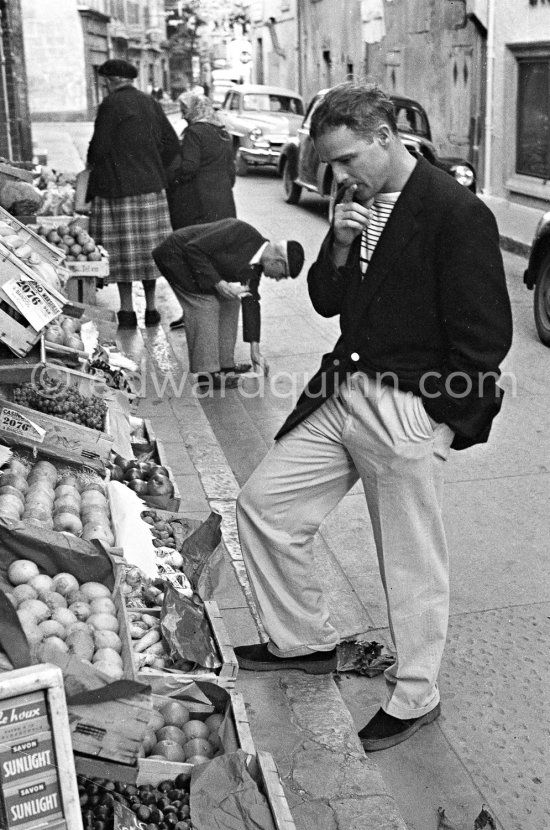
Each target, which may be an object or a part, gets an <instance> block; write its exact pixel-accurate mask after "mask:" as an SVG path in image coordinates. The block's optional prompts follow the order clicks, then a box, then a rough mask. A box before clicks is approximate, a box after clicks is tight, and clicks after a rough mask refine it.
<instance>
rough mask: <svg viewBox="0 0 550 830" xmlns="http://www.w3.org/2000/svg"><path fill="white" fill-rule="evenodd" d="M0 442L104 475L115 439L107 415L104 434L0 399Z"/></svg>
mask: <svg viewBox="0 0 550 830" xmlns="http://www.w3.org/2000/svg"><path fill="white" fill-rule="evenodd" d="M67 371H69V370H67ZM86 377H87V376H86ZM0 442H1V443H3V444H7V445H8V446H12V445H14V444H18V445H21V446H24V447H30V448H31V449H37V450H40V453H41V455H43V456H46V457H50V458H53V459H55V460H57V461H69V462H72V463H77V464H83V465H85V466H86V467H91V468H92V469H95V470H99V471H101V472H102V471H103V470H104V462H105V461H106V460H107V459H108V457H109V454H110V452H111V448H112V445H113V438H112V436H111V435H110V434H109V413H108V412H107V417H106V420H105V432H100V431H99V430H95V429H89V427H85V426H82V425H81V424H75V423H72V422H71V421H64V420H63V419H62V418H58V417H56V416H55V415H49V414H47V413H45V412H39V411H38V410H36V409H31V408H30V407H28V406H21V405H20V404H16V403H12V402H11V401H8V400H5V399H3V398H0Z"/></svg>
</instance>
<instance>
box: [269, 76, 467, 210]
mask: <svg viewBox="0 0 550 830" xmlns="http://www.w3.org/2000/svg"><path fill="white" fill-rule="evenodd" d="M327 92H328V90H326V89H323V90H321V91H320V92H318V93H317V95H315V97H314V98H313V100H312V101H311V103H310V105H309V107H308V108H307V112H306V115H305V118H304V120H303V123H302V125H301V126H300V128H299V130H298V133H297V135H296V137H295V138H290V139H289V141H287V143H286V144H285V145H284V147H283V148H282V149H281V155H280V159H279V173H280V174H281V176H282V178H283V188H284V194H285V200H286V201H287V202H288V203H289V204H291V205H295V204H297V203H298V201H299V199H300V195H301V193H302V189H304V188H305V189H306V190H309V191H312V192H313V193H319V194H320V195H321V196H332V200H331V202H332V201H333V198H334V189H333V182H332V170H331V168H330V165H328V164H325V163H324V162H322V161H321V160H320V159H319V156H318V154H317V151H316V150H315V147H314V145H313V141H312V139H311V137H310V135H309V125H310V123H311V116H312V114H313V112H314V110H315V108H316V107H317V106H318V105H319V103H320V102H321V100H322V99H323V97H324V96H325V95H326V93H327ZM390 97H391V99H392V101H393V104H394V108H395V116H396V120H397V128H398V130H399V135H400V136H401V139H402V141H403V143H404V144H405V146H406V147H407V150H408V151H409V152H410V153H412V155H414V156H423V157H424V158H425V159H427V160H428V161H429V162H431V163H432V164H435V165H436V166H437V167H441V168H442V169H443V170H447V171H448V172H449V173H450V174H451V176H454V177H455V179H456V180H457V181H458V182H460V184H463V185H464V186H465V187H468V188H469V189H470V190H472V191H473V192H474V193H475V190H476V176H475V170H474V168H473V167H472V165H471V164H470V163H469V162H467V161H464V160H463V159H458V158H442V157H441V156H438V155H437V153H436V150H435V147H434V145H433V144H432V136H431V131H430V124H429V121H428V116H427V115H426V112H425V111H424V109H423V108H422V107H421V105H420V104H418V103H417V102H416V101H412V100H411V99H410V98H403V97H398V96H395V95H392V96H390Z"/></svg>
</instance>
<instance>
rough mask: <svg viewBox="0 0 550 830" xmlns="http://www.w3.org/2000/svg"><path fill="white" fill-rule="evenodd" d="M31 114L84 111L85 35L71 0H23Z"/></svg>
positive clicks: (38, 117)
mask: <svg viewBox="0 0 550 830" xmlns="http://www.w3.org/2000/svg"><path fill="white" fill-rule="evenodd" d="M21 8H22V13H23V35H24V43H25V61H26V65H27V78H28V86H29V107H30V111H31V117H32V118H33V119H35V120H46V119H51V118H56V117H59V118H60V119H72V118H74V117H78V116H81V117H85V116H86V114H87V103H88V101H87V93H86V66H85V50H84V36H83V32H82V23H81V20H80V15H79V14H78V11H77V9H76V3H75V2H74V0H22V2H21Z"/></svg>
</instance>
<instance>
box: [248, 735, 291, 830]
mask: <svg viewBox="0 0 550 830" xmlns="http://www.w3.org/2000/svg"><path fill="white" fill-rule="evenodd" d="M256 759H257V762H258V770H259V773H260V776H261V780H262V784H263V789H264V795H266V797H267V800H268V801H269V806H270V807H271V813H272V816H273V821H274V822H275V827H276V828H277V830H296V824H295V823H294V819H293V818H292V813H291V812H290V807H289V806H288V801H287V800H286V795H285V791H284V789H283V784H282V782H281V777H280V775H279V770H278V769H277V764H276V763H275V761H274V759H273V756H272V755H271V754H270V753H269V752H264V751H258V753H257V755H256Z"/></svg>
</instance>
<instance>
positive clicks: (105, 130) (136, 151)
mask: <svg viewBox="0 0 550 830" xmlns="http://www.w3.org/2000/svg"><path fill="white" fill-rule="evenodd" d="M98 72H99V75H101V76H102V77H103V78H104V79H105V84H106V87H107V89H108V93H109V94H108V95H107V97H106V98H105V99H104V100H103V101H102V102H101V104H100V105H99V108H98V111H97V116H96V120H95V124H94V133H93V136H92V140H91V141H90V146H89V148H88V158H87V162H88V166H89V167H90V168H91V173H90V181H89V185H88V193H87V198H88V199H89V200H91V201H92V210H91V216H90V233H91V235H92V236H93V237H94V239H95V240H96V242H98V243H100V244H101V245H103V246H104V247H105V248H106V249H107V251H108V253H109V263H110V266H109V270H110V274H109V282H116V283H117V285H118V291H119V295H120V311H119V312H118V322H119V326H120V327H121V328H136V326H137V318H136V314H135V311H134V306H133V300H132V283H133V282H135V281H136V280H140V281H141V282H142V283H143V288H144V291H145V303H146V310H145V325H146V326H155V325H158V323H159V322H160V314H159V313H158V311H157V309H156V307H155V288H156V280H157V279H158V277H159V276H160V274H159V272H158V270H157V268H156V266H155V263H154V261H153V258H152V256H151V251H152V249H153V248H154V247H156V246H157V245H158V244H159V243H160V242H161V241H162V240H163V239H164V238H165V237H167V236H169V235H170V233H171V232H172V228H171V224H170V214H169V211H168V203H167V200H166V193H165V188H166V185H167V174H166V171H167V168H168V167H169V166H170V164H171V162H173V161H174V159H175V158H176V157H177V155H178V153H179V142H178V137H177V135H176V133H175V131H174V129H173V128H172V126H171V124H170V122H169V121H168V119H167V118H166V115H165V114H164V111H163V109H162V107H161V106H160V104H159V103H158V101H156V100H155V99H154V98H153V97H152V96H150V95H146V94H145V93H144V92H140V91H139V90H137V89H135V87H134V86H133V79H134V78H135V77H137V69H136V68H135V66H133V65H132V64H131V63H128V62H127V61H124V60H118V59H111V60H108V61H106V62H105V63H104V64H102V65H101V66H100V67H99V70H98Z"/></svg>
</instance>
